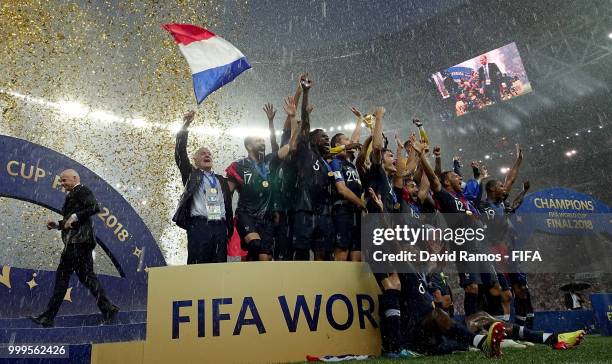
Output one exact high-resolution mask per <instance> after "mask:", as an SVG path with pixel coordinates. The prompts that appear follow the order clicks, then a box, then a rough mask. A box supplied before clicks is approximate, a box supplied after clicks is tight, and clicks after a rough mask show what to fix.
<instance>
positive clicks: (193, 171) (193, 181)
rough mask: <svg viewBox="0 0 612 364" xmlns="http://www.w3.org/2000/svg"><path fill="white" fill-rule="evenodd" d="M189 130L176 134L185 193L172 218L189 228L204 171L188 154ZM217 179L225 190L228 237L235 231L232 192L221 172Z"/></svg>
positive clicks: (176, 153)
mask: <svg viewBox="0 0 612 364" xmlns="http://www.w3.org/2000/svg"><path fill="white" fill-rule="evenodd" d="M188 137H189V132H188V131H187V130H186V129H184V128H183V129H181V130H180V131H179V132H178V133H177V134H176V147H175V150H174V159H175V161H176V165H177V166H178V169H179V170H180V171H181V179H182V181H183V186H185V189H184V190H183V194H182V196H181V199H180V200H179V204H178V207H177V209H176V212H175V214H174V217H173V218H172V221H174V222H175V223H176V225H178V226H179V227H180V228H183V229H187V227H188V225H189V219H190V218H191V204H192V201H193V195H194V193H195V192H196V191H197V190H198V188H199V187H200V183H201V182H202V178H203V175H204V172H203V171H202V170H200V169H198V168H195V167H194V166H193V165H192V164H191V162H190V161H189V156H188V155H187V138H188ZM215 176H216V177H217V180H218V181H219V183H220V185H221V191H222V192H223V203H224V204H225V223H226V226H227V234H228V237H231V236H232V233H233V232H234V225H233V216H234V214H233V212H232V194H231V193H230V190H229V184H228V182H227V178H225V177H224V176H222V175H220V174H215Z"/></svg>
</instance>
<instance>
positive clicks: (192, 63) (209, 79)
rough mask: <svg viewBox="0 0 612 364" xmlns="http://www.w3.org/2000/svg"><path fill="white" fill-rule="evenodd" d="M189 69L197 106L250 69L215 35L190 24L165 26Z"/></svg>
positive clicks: (228, 44)
mask: <svg viewBox="0 0 612 364" xmlns="http://www.w3.org/2000/svg"><path fill="white" fill-rule="evenodd" d="M163 27H164V29H166V30H167V31H169V32H170V34H172V36H173V37H174V40H175V41H176V43H177V44H178V46H179V48H180V50H181V52H182V53H183V56H184V57H185V59H186V60H187V63H188V64H189V68H190V69H191V77H192V78H193V88H194V91H195V96H196V100H197V101H198V104H199V103H201V102H202V101H204V99H205V98H206V97H207V96H208V95H210V94H211V93H213V92H214V91H215V90H217V89H218V88H220V87H221V86H223V85H225V84H226V83H230V82H232V81H233V80H234V78H236V77H238V75H239V74H241V73H242V72H244V71H246V70H248V69H249V68H251V65H250V64H249V61H247V59H246V57H245V56H244V54H242V52H240V50H238V48H236V47H234V46H233V45H232V44H231V43H230V42H228V41H226V40H225V39H223V38H221V37H219V36H217V35H215V34H214V33H212V32H210V31H208V30H206V29H204V28H200V27H198V26H195V25H191V24H164V26H163Z"/></svg>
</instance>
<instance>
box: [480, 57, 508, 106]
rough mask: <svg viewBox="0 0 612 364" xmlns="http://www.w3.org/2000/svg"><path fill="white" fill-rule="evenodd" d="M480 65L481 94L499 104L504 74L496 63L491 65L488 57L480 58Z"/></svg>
mask: <svg viewBox="0 0 612 364" xmlns="http://www.w3.org/2000/svg"><path fill="white" fill-rule="evenodd" d="M480 64H481V65H482V66H481V67H480V68H479V69H478V83H479V86H480V93H481V94H484V95H485V96H486V97H488V98H489V99H491V101H493V102H499V101H500V100H501V98H500V87H501V82H502V73H501V71H500V70H499V67H497V65H496V64H495V63H489V61H488V59H487V56H486V55H482V56H480Z"/></svg>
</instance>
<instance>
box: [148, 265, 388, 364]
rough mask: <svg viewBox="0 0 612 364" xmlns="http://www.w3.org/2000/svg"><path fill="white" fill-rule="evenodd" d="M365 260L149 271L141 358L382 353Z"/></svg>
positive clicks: (226, 359) (273, 358) (259, 359)
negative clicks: (145, 334) (144, 339)
mask: <svg viewBox="0 0 612 364" xmlns="http://www.w3.org/2000/svg"><path fill="white" fill-rule="evenodd" d="M379 293H380V290H379V288H378V285H377V283H376V280H375V279H374V276H373V275H372V273H371V272H370V271H369V269H368V268H367V266H366V265H364V264H363V263H352V262H342V263H339V262H261V263H259V262H253V263H229V264H228V263H220V264H200V265H189V266H173V267H163V268H162V267H158V268H151V269H150V270H149V290H148V308H147V339H146V342H145V348H144V362H146V363H168V362H180V363H189V362H200V363H202V362H207V363H215V362H216V363H220V362H223V363H246V362H248V363H273V362H292V361H304V360H306V355H343V354H367V355H380V345H381V341H380V331H379V329H378V322H379V317H378V307H377V306H378V294H379Z"/></svg>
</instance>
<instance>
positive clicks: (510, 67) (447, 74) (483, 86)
mask: <svg viewBox="0 0 612 364" xmlns="http://www.w3.org/2000/svg"><path fill="white" fill-rule="evenodd" d="M431 77H432V79H433V81H434V84H435V85H436V88H437V90H438V93H439V94H440V96H441V97H442V100H443V102H444V104H445V105H446V107H447V108H448V111H450V112H454V113H455V115H457V116H461V115H464V114H466V113H469V112H471V111H474V110H479V109H483V108H485V107H487V106H489V105H493V104H495V103H498V102H501V101H507V100H510V99H512V98H514V97H517V96H521V95H524V94H527V93H529V92H531V91H532V88H531V84H530V83H529V79H528V78H527V72H525V67H524V66H523V62H522V61H521V56H520V55H519V52H518V48H517V47H516V44H515V43H514V42H512V43H509V44H506V45H505V46H503V47H500V48H497V49H494V50H492V51H489V52H486V53H484V54H481V55H479V56H476V57H474V58H471V59H469V60H467V61H463V62H461V63H459V64H457V65H455V66H452V67H449V68H447V69H444V70H442V71H440V72H436V73H434V74H433V75H431Z"/></svg>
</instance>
